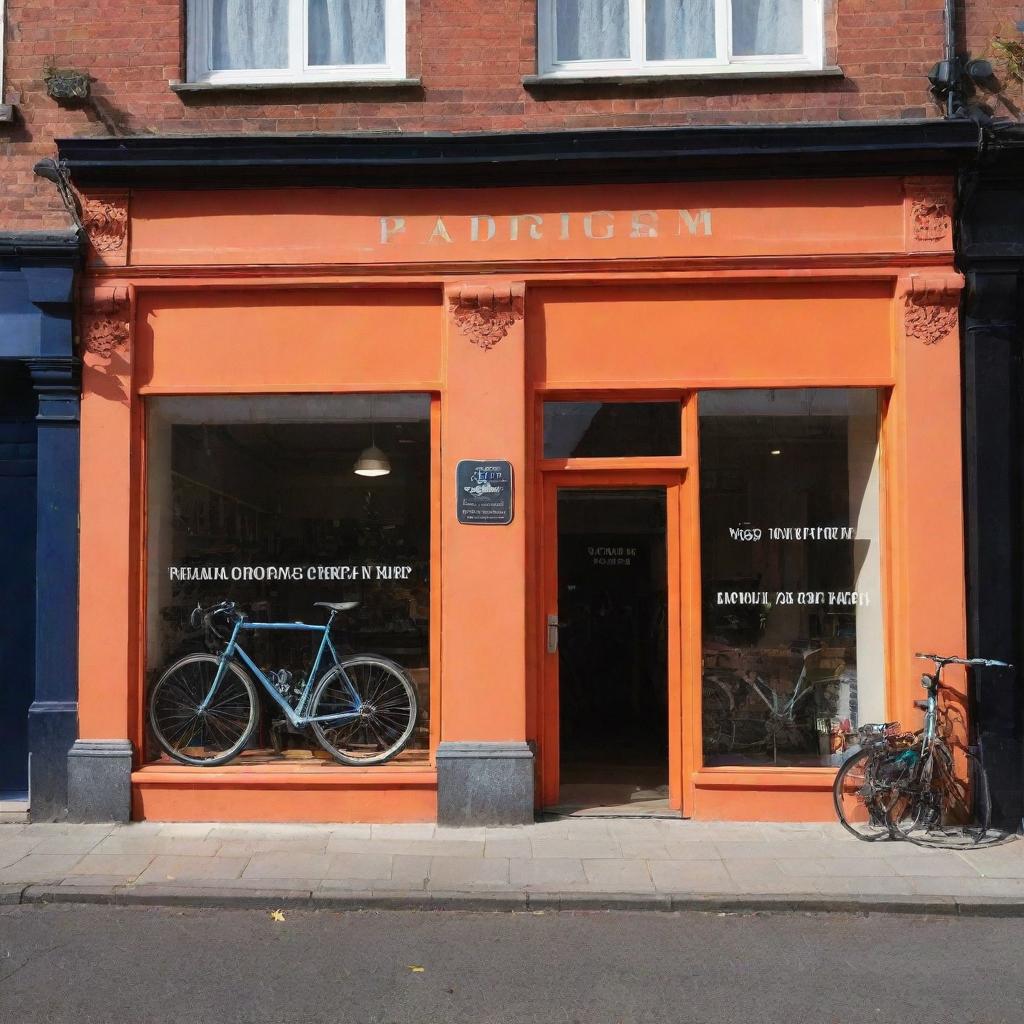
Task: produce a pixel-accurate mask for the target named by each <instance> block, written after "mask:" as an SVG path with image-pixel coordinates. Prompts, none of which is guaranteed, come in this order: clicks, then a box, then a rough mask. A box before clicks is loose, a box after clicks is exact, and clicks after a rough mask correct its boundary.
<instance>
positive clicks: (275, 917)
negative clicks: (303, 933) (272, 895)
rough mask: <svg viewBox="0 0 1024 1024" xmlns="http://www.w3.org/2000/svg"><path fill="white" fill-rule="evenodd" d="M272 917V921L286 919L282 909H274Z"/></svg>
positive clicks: (271, 913)
mask: <svg viewBox="0 0 1024 1024" xmlns="http://www.w3.org/2000/svg"><path fill="white" fill-rule="evenodd" d="M270 919H271V920H272V921H283V920H284V914H282V913H281V911H280V910H272V911H271V912H270Z"/></svg>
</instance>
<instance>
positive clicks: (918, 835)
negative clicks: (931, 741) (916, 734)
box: [890, 746, 992, 849]
mask: <svg viewBox="0 0 1024 1024" xmlns="http://www.w3.org/2000/svg"><path fill="white" fill-rule="evenodd" d="M963 756H964V757H965V758H966V766H965V767H966V769H967V772H966V777H964V774H963V772H962V771H961V772H960V773H958V772H957V770H956V767H955V764H954V760H953V757H952V755H951V753H950V751H949V750H947V749H946V747H944V746H936V748H935V749H934V751H933V753H932V758H931V761H932V763H931V766H930V771H929V772H928V773H927V778H924V779H922V782H921V785H920V787H919V788H918V789H917V791H916V792H914V793H913V794H911V795H909V796H908V797H907V798H906V799H905V801H903V806H902V807H901V801H899V800H898V801H896V803H895V804H894V805H893V808H892V812H891V813H890V818H891V821H892V824H893V828H894V829H895V830H896V831H897V832H899V833H900V835H902V837H903V838H904V839H907V840H909V841H910V842H912V843H915V844H916V845H918V846H933V847H943V848H945V849H970V848H971V847H974V846H977V845H979V844H980V843H983V842H984V840H985V837H986V834H987V833H988V830H989V826H990V825H991V823H992V800H991V794H990V792H989V786H988V775H987V774H986V772H985V768H984V766H983V765H982V763H981V761H980V760H979V759H978V758H977V757H976V756H975V755H974V754H973V753H971V752H970V751H965V752H964V755H963Z"/></svg>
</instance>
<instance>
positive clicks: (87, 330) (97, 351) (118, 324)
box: [81, 285, 131, 359]
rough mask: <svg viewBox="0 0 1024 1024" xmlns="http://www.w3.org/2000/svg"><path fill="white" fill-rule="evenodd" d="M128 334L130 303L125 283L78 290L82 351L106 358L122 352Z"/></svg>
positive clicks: (125, 345)
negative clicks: (80, 297)
mask: <svg viewBox="0 0 1024 1024" xmlns="http://www.w3.org/2000/svg"><path fill="white" fill-rule="evenodd" d="M130 337H131V302H130V296H129V292H128V287H127V286H126V285H117V286H114V287H109V288H92V289H87V290H84V291H83V292H82V333H81V342H82V351H83V352H85V353H90V354H92V355H94V356H98V357H99V358H100V359H110V357H111V356H112V355H113V354H114V353H115V352H125V351H127V349H128V341H129V338H130Z"/></svg>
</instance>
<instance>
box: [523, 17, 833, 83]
mask: <svg viewBox="0 0 1024 1024" xmlns="http://www.w3.org/2000/svg"><path fill="white" fill-rule="evenodd" d="M539 4H540V6H539V19H538V24H539V32H538V44H539V68H540V73H541V74H543V75H548V76H550V77H553V78H557V77H559V76H561V77H578V76H581V75H584V76H585V75H592V76H609V75H613V76H626V75H639V74H642V75H650V74H675V75H681V74H692V75H708V74H716V73H717V74H721V73H729V72H732V73H742V72H744V71H746V72H751V71H774V72H785V71H801V70H814V69H820V68H821V67H822V58H823V46H822V41H823V26H822V11H821V5H822V0H539Z"/></svg>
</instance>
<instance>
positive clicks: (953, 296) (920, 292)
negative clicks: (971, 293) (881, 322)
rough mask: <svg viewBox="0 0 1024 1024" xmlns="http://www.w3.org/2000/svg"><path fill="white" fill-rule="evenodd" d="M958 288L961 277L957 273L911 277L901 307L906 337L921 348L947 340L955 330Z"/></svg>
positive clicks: (961, 281)
mask: <svg viewBox="0 0 1024 1024" xmlns="http://www.w3.org/2000/svg"><path fill="white" fill-rule="evenodd" d="M962 287H963V278H962V277H960V275H959V274H955V275H948V276H946V277H924V276H922V275H918V274H912V275H911V277H910V280H909V282H908V284H907V289H906V294H905V297H904V307H903V328H904V333H905V334H906V336H907V337H908V338H916V339H917V340H918V341H920V342H923V343H924V344H925V345H935V344H936V343H937V342H940V341H942V340H943V339H944V338H948V337H949V336H950V335H951V334H952V333H953V332H954V331H955V330H956V326H957V315H958V311H959V306H960V290H961V288H962Z"/></svg>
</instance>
